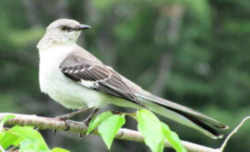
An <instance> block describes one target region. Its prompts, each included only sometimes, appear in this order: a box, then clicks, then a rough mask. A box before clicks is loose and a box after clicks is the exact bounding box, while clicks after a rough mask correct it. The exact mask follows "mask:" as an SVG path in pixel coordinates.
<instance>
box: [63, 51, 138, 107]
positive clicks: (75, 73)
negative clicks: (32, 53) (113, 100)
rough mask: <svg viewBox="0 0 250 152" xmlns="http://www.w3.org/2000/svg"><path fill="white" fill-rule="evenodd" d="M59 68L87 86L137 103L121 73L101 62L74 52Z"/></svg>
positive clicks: (69, 76)
mask: <svg viewBox="0 0 250 152" xmlns="http://www.w3.org/2000/svg"><path fill="white" fill-rule="evenodd" d="M59 68H60V70H61V72H62V73H64V74H65V75H66V76H67V77H68V78H70V79H72V80H74V81H77V82H79V83H80V84H81V85H83V86H85V87H88V88H90V89H94V90H98V91H101V92H103V93H106V94H109V95H112V96H116V97H120V98H124V99H126V100H129V101H132V102H134V103H137V100H136V97H135V95H134V93H133V91H132V89H131V88H130V87H129V86H128V85H127V84H126V83H125V82H124V81H123V80H122V78H121V76H120V74H119V73H117V72H115V71H114V70H113V69H112V68H110V67H108V66H106V65H104V64H102V63H101V62H96V61H94V60H89V58H86V57H85V56H84V55H79V54H76V53H74V52H73V53H71V54H70V55H68V57H66V58H65V59H64V60H63V62H62V63H61V64H60V66H59Z"/></svg>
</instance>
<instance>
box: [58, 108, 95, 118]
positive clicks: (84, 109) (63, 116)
mask: <svg viewBox="0 0 250 152" xmlns="http://www.w3.org/2000/svg"><path fill="white" fill-rule="evenodd" d="M90 109H92V108H81V109H79V110H77V111H73V112H71V113H67V114H64V115H60V116H56V117H55V119H58V120H68V119H70V118H72V117H74V116H76V115H79V114H81V113H83V112H86V111H88V110H90Z"/></svg>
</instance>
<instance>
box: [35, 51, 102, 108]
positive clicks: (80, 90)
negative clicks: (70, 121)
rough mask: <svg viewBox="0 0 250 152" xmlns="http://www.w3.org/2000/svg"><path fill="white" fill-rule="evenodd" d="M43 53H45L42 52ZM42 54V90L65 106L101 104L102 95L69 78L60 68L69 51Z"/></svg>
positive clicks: (40, 71) (40, 73)
mask: <svg viewBox="0 0 250 152" xmlns="http://www.w3.org/2000/svg"><path fill="white" fill-rule="evenodd" d="M42 53H43V54H42ZM42 53H41V54H40V65H39V66H40V67H39V69H40V70H39V82H40V89H41V91H42V92H44V93H46V94H48V95H49V96H50V97H51V98H52V99H54V100H55V101H57V102H59V103H60V104H62V105H63V106H65V107H67V108H71V109H79V108H82V107H85V106H88V107H91V106H99V105H100V104H101V103H100V102H101V101H102V96H100V94H98V93H97V92H96V91H94V90H91V89H88V88H86V87H83V86H81V85H80V84H78V83H77V82H74V81H72V80H71V79H69V78H67V77H66V76H65V75H64V74H63V73H62V72H61V71H60V69H59V66H60V64H61V63H62V61H63V60H64V58H65V57H66V56H67V55H68V53H65V52H62V51H61V52H60V53H58V52H57V53H56V50H54V52H53V51H50V54H49V55H48V54H46V53H47V52H42Z"/></svg>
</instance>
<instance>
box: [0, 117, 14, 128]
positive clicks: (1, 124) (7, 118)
mask: <svg viewBox="0 0 250 152" xmlns="http://www.w3.org/2000/svg"><path fill="white" fill-rule="evenodd" d="M13 118H15V116H14V115H7V116H5V117H4V118H3V119H2V120H1V122H0V131H2V130H3V125H4V124H5V122H6V121H8V120H10V119H13Z"/></svg>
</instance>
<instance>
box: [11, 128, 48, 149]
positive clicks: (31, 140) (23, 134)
mask: <svg viewBox="0 0 250 152" xmlns="http://www.w3.org/2000/svg"><path fill="white" fill-rule="evenodd" d="M8 132H9V133H11V134H13V135H16V136H18V137H19V141H20V139H22V140H21V141H20V145H21V147H20V150H21V148H24V151H29V150H30V149H32V147H35V148H36V150H37V151H38V150H39V151H41V152H47V151H49V148H48V146H47V144H46V143H45V141H44V139H43V137H42V136H41V134H40V133H39V132H38V131H37V130H35V129H33V128H32V127H21V126H14V127H13V128H11V129H9V130H8ZM16 144H18V142H16Z"/></svg>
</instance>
